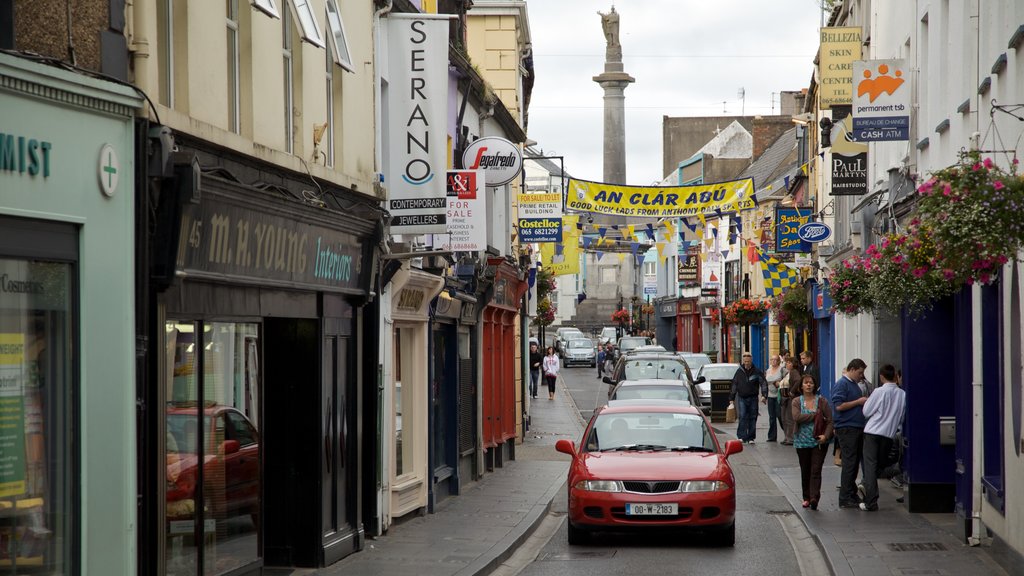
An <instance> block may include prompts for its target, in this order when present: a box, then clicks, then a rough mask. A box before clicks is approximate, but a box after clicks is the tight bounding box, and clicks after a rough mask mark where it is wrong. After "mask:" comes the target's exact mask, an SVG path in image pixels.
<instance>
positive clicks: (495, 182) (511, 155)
mask: <svg viewBox="0 0 1024 576" xmlns="http://www.w3.org/2000/svg"><path fill="white" fill-rule="evenodd" d="M462 167H463V168H465V169H466V170H483V171H484V176H485V178H484V181H485V182H486V183H487V187H488V188H493V187H497V186H503V185H505V184H508V183H509V182H511V181H512V180H514V179H515V177H516V176H518V175H519V172H520V171H521V170H522V169H523V155H522V153H521V152H519V147H518V146H516V145H515V144H513V143H512V142H510V141H508V140H506V139H504V138H499V137H497V136H487V137H485V138H480V139H478V140H476V141H475V142H473V143H472V144H470V145H469V146H468V147H467V148H466V151H465V152H463V153H462Z"/></svg>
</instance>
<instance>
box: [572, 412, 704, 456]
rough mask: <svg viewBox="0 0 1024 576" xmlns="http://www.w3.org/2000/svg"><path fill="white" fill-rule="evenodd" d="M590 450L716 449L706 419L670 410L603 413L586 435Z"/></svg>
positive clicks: (702, 450)
mask: <svg viewBox="0 0 1024 576" xmlns="http://www.w3.org/2000/svg"><path fill="white" fill-rule="evenodd" d="M587 450H588V451H590V452H611V451H627V450H629V451H632V450H637V451H647V450H653V451H666V450H674V451H680V452H683V451H687V452H688V451H695V452H715V451H716V450H715V441H714V439H713V437H712V435H711V430H709V429H708V427H707V425H706V424H705V422H704V419H703V418H701V417H700V416H698V415H696V414H677V413H671V412H620V413H615V414H601V415H599V416H598V417H597V419H596V420H595V421H594V425H593V426H592V427H591V429H590V434H589V435H588V436H587Z"/></svg>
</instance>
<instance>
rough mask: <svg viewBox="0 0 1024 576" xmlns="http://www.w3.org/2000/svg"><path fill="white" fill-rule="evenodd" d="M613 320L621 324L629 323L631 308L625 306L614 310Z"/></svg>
mask: <svg viewBox="0 0 1024 576" xmlns="http://www.w3.org/2000/svg"><path fill="white" fill-rule="evenodd" d="M612 322H617V323H619V324H627V323H629V310H626V309H625V308H623V309H621V310H616V311H615V312H612Z"/></svg>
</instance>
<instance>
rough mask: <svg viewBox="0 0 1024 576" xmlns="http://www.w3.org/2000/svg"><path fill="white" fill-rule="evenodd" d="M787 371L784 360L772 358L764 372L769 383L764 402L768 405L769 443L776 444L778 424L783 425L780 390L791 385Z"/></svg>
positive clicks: (776, 357)
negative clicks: (783, 363)
mask: <svg viewBox="0 0 1024 576" xmlns="http://www.w3.org/2000/svg"><path fill="white" fill-rule="evenodd" d="M786 376H787V374H786V369H785V368H784V367H783V366H782V358H780V357H778V356H772V357H770V358H769V359H768V369H767V370H765V371H764V379H765V380H766V381H767V382H768V394H767V396H765V397H764V398H763V399H762V401H763V402H764V403H765V404H767V405H768V441H769V442H775V441H776V439H777V438H778V433H777V431H776V430H777V428H776V423H778V424H779V425H782V414H781V413H780V412H779V392H780V389H781V388H783V387H786V386H788V385H789V380H788V379H787V378H786Z"/></svg>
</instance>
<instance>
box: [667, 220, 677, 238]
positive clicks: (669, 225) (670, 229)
mask: <svg viewBox="0 0 1024 576" xmlns="http://www.w3.org/2000/svg"><path fill="white" fill-rule="evenodd" d="M665 231H666V232H668V234H667V236H668V237H669V238H671V237H672V236H675V235H676V225H675V224H674V223H673V222H672V221H671V220H666V221H665Z"/></svg>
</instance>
